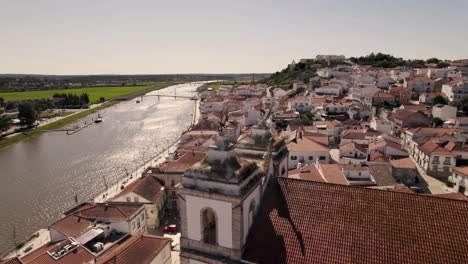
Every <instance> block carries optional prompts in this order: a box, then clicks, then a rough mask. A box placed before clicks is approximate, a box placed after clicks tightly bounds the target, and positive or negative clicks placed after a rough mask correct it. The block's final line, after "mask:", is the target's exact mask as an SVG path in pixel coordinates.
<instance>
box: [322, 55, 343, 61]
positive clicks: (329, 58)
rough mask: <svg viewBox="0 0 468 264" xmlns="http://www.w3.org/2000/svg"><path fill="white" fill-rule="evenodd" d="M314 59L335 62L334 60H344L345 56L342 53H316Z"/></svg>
mask: <svg viewBox="0 0 468 264" xmlns="http://www.w3.org/2000/svg"><path fill="white" fill-rule="evenodd" d="M315 59H316V60H319V61H320V60H324V61H327V62H335V61H344V60H345V59H346V57H345V56H344V55H317V56H316V57H315Z"/></svg>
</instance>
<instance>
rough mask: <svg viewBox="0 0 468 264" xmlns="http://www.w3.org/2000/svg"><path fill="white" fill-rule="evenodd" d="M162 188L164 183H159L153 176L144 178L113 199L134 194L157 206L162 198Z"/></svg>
mask: <svg viewBox="0 0 468 264" xmlns="http://www.w3.org/2000/svg"><path fill="white" fill-rule="evenodd" d="M162 187H164V182H160V180H158V179H156V178H155V177H153V176H146V177H143V178H142V179H139V180H137V181H135V182H134V183H132V184H130V185H129V186H127V187H126V188H125V189H124V190H123V191H122V192H120V193H119V194H118V195H117V196H115V197H114V198H117V197H122V196H125V195H127V194H129V193H136V194H138V195H139V196H141V197H143V198H145V199H146V200H148V201H150V202H153V203H156V204H159V201H160V200H161V199H162V198H163V196H164V190H161V188H162Z"/></svg>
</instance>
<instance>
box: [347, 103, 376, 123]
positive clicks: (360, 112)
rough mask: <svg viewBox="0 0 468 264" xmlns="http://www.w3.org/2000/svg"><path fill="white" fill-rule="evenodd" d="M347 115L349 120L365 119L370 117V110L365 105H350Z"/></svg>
mask: <svg viewBox="0 0 468 264" xmlns="http://www.w3.org/2000/svg"><path fill="white" fill-rule="evenodd" d="M347 114H348V116H349V118H351V119H367V118H368V117H370V116H372V110H371V109H370V108H369V107H367V106H365V105H362V104H359V103H352V104H350V106H349V109H348V113H347Z"/></svg>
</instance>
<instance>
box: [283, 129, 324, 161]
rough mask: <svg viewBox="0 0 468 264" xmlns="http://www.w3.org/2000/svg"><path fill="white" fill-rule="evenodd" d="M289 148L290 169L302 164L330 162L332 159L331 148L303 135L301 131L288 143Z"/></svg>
mask: <svg viewBox="0 0 468 264" xmlns="http://www.w3.org/2000/svg"><path fill="white" fill-rule="evenodd" d="M287 148H288V151H289V156H288V169H294V168H297V167H298V165H300V164H301V165H304V164H310V163H315V162H318V163H329V161H330V153H329V149H328V148H327V147H326V146H323V145H322V144H319V143H317V142H315V141H314V140H312V139H309V138H308V137H305V136H303V134H302V133H301V132H300V133H298V135H297V136H296V137H295V138H294V139H293V140H292V141H290V142H289V143H287Z"/></svg>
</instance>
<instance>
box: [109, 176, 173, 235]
mask: <svg viewBox="0 0 468 264" xmlns="http://www.w3.org/2000/svg"><path fill="white" fill-rule="evenodd" d="M112 201H113V202H128V203H139V204H143V205H144V206H145V210H146V225H147V226H148V227H149V228H157V227H159V226H160V224H161V218H162V217H163V214H164V211H165V209H166V201H167V198H166V192H165V188H164V182H163V181H161V180H159V179H157V178H155V177H152V176H146V177H145V176H144V177H142V178H141V179H138V180H137V181H135V182H134V183H132V184H130V185H129V186H127V187H126V188H125V189H124V190H123V191H122V192H120V193H119V194H118V195H117V196H115V197H114V198H112Z"/></svg>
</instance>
